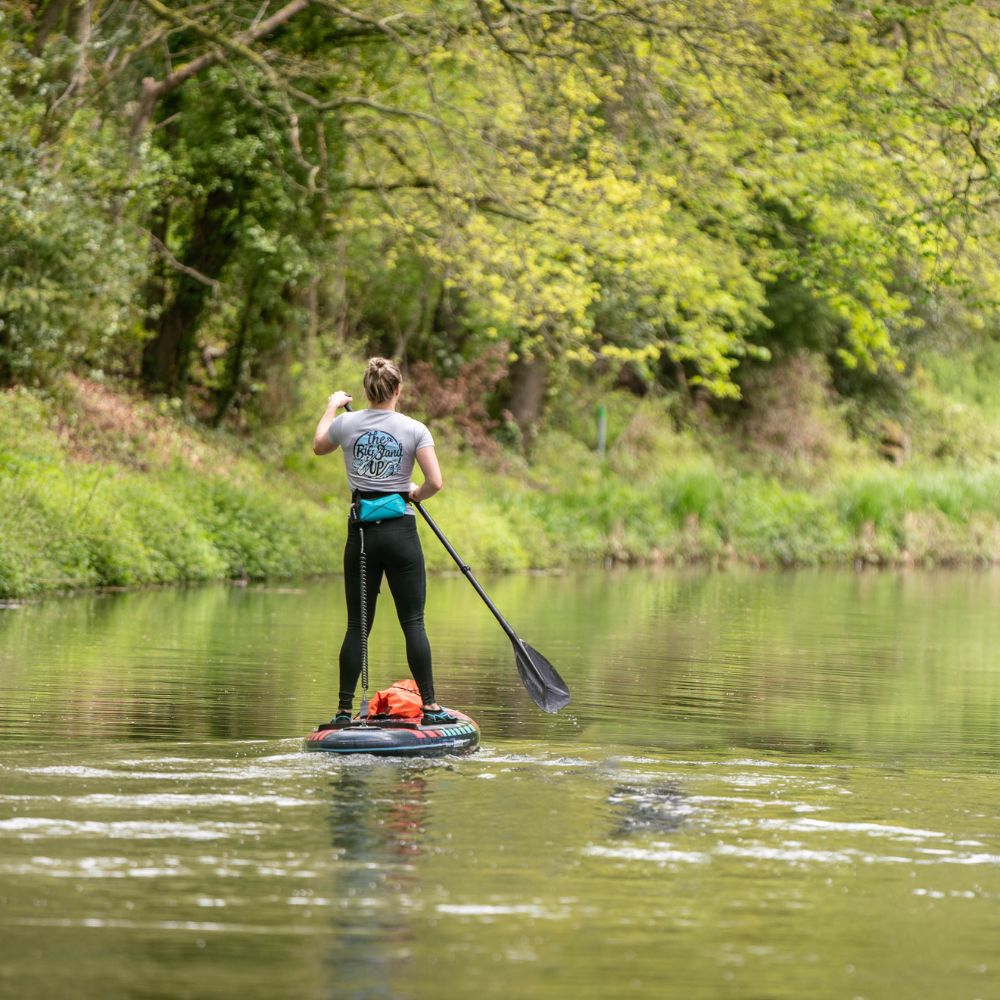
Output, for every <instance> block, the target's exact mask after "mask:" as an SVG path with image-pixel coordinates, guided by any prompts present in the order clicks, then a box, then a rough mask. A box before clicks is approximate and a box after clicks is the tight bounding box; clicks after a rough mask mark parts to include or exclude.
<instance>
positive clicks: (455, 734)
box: [305, 708, 479, 757]
mask: <svg viewBox="0 0 1000 1000" xmlns="http://www.w3.org/2000/svg"><path fill="white" fill-rule="evenodd" d="M448 711H449V712H450V713H451V714H452V715H454V716H455V717H456V718H457V720H458V721H457V722H450V723H447V724H446V725H440V724H438V725H435V726H423V725H420V724H419V723H417V722H410V721H408V720H406V719H398V718H392V717H390V716H378V715H373V716H370V717H369V718H368V719H366V720H362V719H359V718H357V717H355V718H353V719H352V720H351V721H350V722H349V723H347V725H340V726H334V725H333V724H331V723H327V724H325V725H322V726H319V727H318V728H316V729H314V730H313V731H312V732H311V733H309V735H308V736H306V739H305V748H306V750H323V751H326V752H327V753H340V754H361V753H370V754H375V755H376V756H379V757H443V756H445V755H446V754H466V753H473V752H475V750H476V749H477V748H478V747H479V726H478V725H477V723H476V722H475V721H474V720H473V719H470V718H469V717H468V716H467V715H465V714H464V713H462V712H457V711H455V709H453V708H450V709H448Z"/></svg>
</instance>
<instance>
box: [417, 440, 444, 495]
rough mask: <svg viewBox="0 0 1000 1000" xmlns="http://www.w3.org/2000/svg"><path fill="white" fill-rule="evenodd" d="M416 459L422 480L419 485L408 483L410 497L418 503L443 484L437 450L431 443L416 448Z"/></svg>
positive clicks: (435, 491)
mask: <svg viewBox="0 0 1000 1000" xmlns="http://www.w3.org/2000/svg"><path fill="white" fill-rule="evenodd" d="M416 459H417V465H419V466H420V471H421V472H422V473H423V474H424V481H423V482H422V483H421V484H420V485H419V486H417V484H416V483H411V484H410V499H411V500H416V501H417V502H418V503H420V502H422V501H424V500H429V499H430V498H431V497H432V496H434V494H435V493H437V491H438V490H439V489H441V487H442V486H444V479H443V478H442V476H441V466H440V465H438V459H437V452H436V451H435V450H434V446H433V445H428V446H427V447H426V448H418V449H417V454H416Z"/></svg>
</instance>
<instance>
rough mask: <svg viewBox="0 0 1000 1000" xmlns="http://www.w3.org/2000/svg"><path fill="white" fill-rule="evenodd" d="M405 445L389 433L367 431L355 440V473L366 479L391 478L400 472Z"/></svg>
mask: <svg viewBox="0 0 1000 1000" xmlns="http://www.w3.org/2000/svg"><path fill="white" fill-rule="evenodd" d="M402 461H403V446H402V445H401V444H400V443H399V442H398V441H397V440H396V439H395V438H394V437H393V436H392V435H391V434H389V433H387V432H386V431H380V430H370V431H365V433H364V434H362V435H361V437H359V438H358V439H357V441H355V442H354V474H355V475H356V476H363V477H364V478H365V479H378V480H383V479H391V478H392V477H393V476H396V475H398V474H399V467H400V464H401V463H402Z"/></svg>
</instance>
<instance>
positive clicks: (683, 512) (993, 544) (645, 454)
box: [0, 345, 1000, 599]
mask: <svg viewBox="0 0 1000 1000" xmlns="http://www.w3.org/2000/svg"><path fill="white" fill-rule="evenodd" d="M359 370H360V369H359V365H358V363H357V361H356V359H345V360H344V361H343V362H342V363H340V364H339V365H334V366H325V367H324V368H323V369H322V370H313V371H311V372H310V374H308V375H307V376H306V375H304V376H302V384H301V385H300V386H299V399H300V403H299V404H298V406H297V408H296V410H295V411H294V412H292V413H291V414H290V415H289V416H288V417H287V418H286V419H284V420H283V421H282V422H281V423H279V424H278V425H276V426H270V427H267V428H257V429H255V430H253V429H251V430H250V431H249V432H248V433H244V434H241V435H239V436H237V435H234V434H232V433H229V432H211V431H208V430H205V429H204V428H203V427H201V426H199V425H198V424H197V423H195V422H194V421H192V420H190V419H188V418H185V416H184V415H183V414H182V412H181V410H180V408H179V407H177V406H172V405H171V404H170V403H169V402H166V401H163V402H159V403H154V402H150V401H146V400H143V399H140V398H137V397H134V396H132V395H130V394H128V393H127V392H124V391H122V390H119V389H114V388H112V387H109V386H107V385H103V384H101V383H96V382H92V381H87V380H82V379H77V378H71V379H67V380H65V381H63V382H61V383H60V384H59V385H58V386H57V387H56V388H54V389H49V390H47V391H46V392H44V393H43V392H40V391H34V390H27V389H24V388H19V389H12V390H7V391H5V392H3V393H2V394H0V596H3V597H4V598H7V599H11V598H20V597H26V596H30V595H35V594H41V593H46V592H59V591H67V590H73V589H78V588H92V587H135V586H146V585H156V584H178V583H184V582H195V581H207V580H223V579H238V580H245V579H263V578H282V577H291V576H301V575H315V574H329V573H335V572H338V570H339V565H340V559H341V546H342V541H343V535H344V514H345V508H346V501H345V497H346V492H347V490H346V478H345V475H344V470H343V463H342V460H341V458H340V457H339V455H335V456H330V457H327V458H323V459H319V458H316V457H315V456H313V455H312V453H311V449H310V443H311V437H312V429H313V426H314V424H315V421H316V419H317V418H318V415H319V412H320V411H321V409H322V406H323V404H324V401H325V398H326V394H327V392H328V391H329V390H330V388H331V387H333V386H335V385H336V386H343V387H345V388H347V389H349V390H351V389H353V390H354V391H355V392H358V391H359V388H358V387H356V386H353V385H352V384H351V379H352V377H356V373H357V371H359ZM970 373H971V374H970ZM997 386H1000V347H998V346H997V345H987V346H986V347H984V348H980V349H979V351H978V353H977V355H976V356H975V357H965V358H961V357H953V358H948V359H943V358H940V359H936V360H935V361H934V362H933V364H930V363H929V364H928V365H927V366H926V367H925V368H922V369H921V370H920V371H919V372H918V373H916V375H915V377H914V388H913V391H912V393H911V395H910V397H909V399H908V401H907V404H906V406H907V408H906V411H905V413H904V414H903V419H904V421H905V427H906V430H905V432H904V431H903V430H902V429H900V430H898V431H897V432H895V436H896V437H899V438H900V439H901V440H902V442H903V443H902V444H901V445H900V448H901V450H902V451H903V452H905V454H904V455H903V456H902V463H901V464H900V465H892V464H889V463H888V462H887V461H886V459H885V458H884V456H883V455H882V452H884V450H885V448H884V441H882V440H881V439H882V438H884V435H885V431H884V427H883V430H882V431H880V430H879V429H878V428H879V426H882V425H884V421H882V425H880V424H879V421H878V420H876V419H875V418H874V417H871V416H870V415H869V417H867V418H865V417H864V415H862V416H860V417H859V415H858V413H850V412H846V411H845V410H844V407H843V405H841V404H838V403H836V402H835V401H834V400H833V398H832V397H831V395H830V394H829V391H828V389H827V386H826V382H825V379H824V376H823V373H822V372H821V371H818V370H817V369H816V368H815V367H810V366H809V365H797V366H796V365H789V366H786V368H785V369H784V370H782V371H779V372H777V373H775V375H774V376H773V377H772V378H771V379H770V380H769V382H768V383H767V384H766V385H764V386H763V387H760V388H759V389H758V390H757V391H755V392H754V393H752V394H750V396H749V397H748V402H747V403H746V404H745V406H743V408H742V410H741V413H740V415H739V419H738V420H736V421H734V420H733V419H727V420H726V421H723V420H722V419H721V418H718V417H711V416H702V417H701V418H700V419H699V420H697V421H691V420H687V419H685V418H683V417H681V416H679V413H680V412H682V408H681V407H680V405H679V401H678V400H676V399H671V398H659V399H645V400H640V399H637V398H636V397H634V396H631V395H629V394H626V393H624V392H620V391H614V390H611V389H609V388H608V387H607V386H602V385H600V384H599V383H598V382H587V383H586V384H581V385H579V386H577V387H575V391H574V392H572V393H563V394H561V395H560V397H559V398H558V399H555V400H552V401H551V402H550V405H549V410H548V417H547V421H546V424H545V425H544V426H543V427H542V428H541V429H540V431H539V434H538V437H537V439H536V441H535V443H534V446H533V448H532V450H531V457H530V460H527V459H525V458H523V457H522V456H520V455H518V454H515V453H513V452H510V451H504V450H500V449H498V450H497V451H496V453H495V454H491V455H487V456H483V455H481V454H476V453H474V452H473V451H472V450H471V449H469V448H468V447H467V446H466V443H465V441H464V440H463V437H462V434H461V433H460V431H459V430H458V429H456V428H455V427H454V426H452V425H451V424H450V423H449V422H448V421H441V422H438V423H436V424H435V425H434V428H433V429H434V432H435V436H436V439H437V442H438V450H439V453H440V455H441V458H442V465H443V468H444V470H445V478H446V487H445V490H444V491H443V492H442V493H441V494H440V495H439V496H438V497H436V498H435V499H434V500H433V501H432V507H431V509H432V511H433V513H434V515H435V517H436V518H437V520H438V522H439V523H440V525H441V526H442V528H443V529H444V530H445V531H446V533H447V534H448V535H449V537H450V538H451V539H452V541H453V542H454V544H455V546H456V547H457V548H458V550H459V551H460V552H461V553H462V555H463V556H464V557H465V558H466V559H467V560H468V561H469V562H470V563H471V564H472V565H473V566H474V567H475V568H476V569H477V570H479V571H484V570H520V569H529V568H537V569H550V568H555V567H566V566H572V565H578V564H585V563H589V564H595V563H596V564H603V563H608V562H636V563H689V562H699V561H700V562H710V563H713V564H719V565H724V564H726V563H727V562H730V561H734V560H737V561H742V562H746V563H750V564H753V565H768V566H797V565H823V564H831V565H833V564H839V565H845V564H846V565H850V564H864V565H882V566H886V565H906V564H913V563H915V564H921V565H958V564H963V565H990V564H996V563H998V562H1000V389H998V388H995V387H997ZM598 401H602V402H603V403H604V404H605V405H606V407H607V412H608V447H607V452H606V454H605V456H604V457H603V458H602V457H599V456H598V455H597V454H596V452H595V441H596V426H595V419H594V409H595V407H596V405H597V403H598ZM413 403H414V405H413V406H412V407H410V408H409V411H410V412H414V413H415V414H416V415H418V416H419V415H421V414H420V406H419V400H414V401H413ZM866 419H867V423H866ZM859 428H860V430H859ZM425 551H426V554H427V557H428V564H429V566H430V567H431V568H432V569H447V568H449V567H450V565H451V564H450V561H449V558H448V556H447V554H446V553H445V552H444V551H443V550H442V548H441V547H440V546H439V545H437V544H436V543H435V542H434V541H433V540H432V539H430V538H428V540H427V543H426V544H425Z"/></svg>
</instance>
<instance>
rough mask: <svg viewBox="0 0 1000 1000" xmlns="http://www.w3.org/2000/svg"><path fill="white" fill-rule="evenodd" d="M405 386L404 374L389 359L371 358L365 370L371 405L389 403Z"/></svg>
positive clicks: (367, 393) (366, 389)
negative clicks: (402, 386) (401, 387)
mask: <svg viewBox="0 0 1000 1000" xmlns="http://www.w3.org/2000/svg"><path fill="white" fill-rule="evenodd" d="M402 384H403V373H402V372H401V371H400V370H399V368H398V367H397V365H396V363H395V362H394V361H390V360H389V359H388V358H369V359H368V367H367V368H365V395H366V396H367V397H368V402H369V403H387V402H388V401H389V400H390V399H392V397H393V396H394V395H395V393H396V390H397V389H398V388H399V387H400V386H401V385H402Z"/></svg>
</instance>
